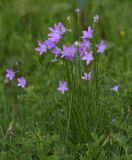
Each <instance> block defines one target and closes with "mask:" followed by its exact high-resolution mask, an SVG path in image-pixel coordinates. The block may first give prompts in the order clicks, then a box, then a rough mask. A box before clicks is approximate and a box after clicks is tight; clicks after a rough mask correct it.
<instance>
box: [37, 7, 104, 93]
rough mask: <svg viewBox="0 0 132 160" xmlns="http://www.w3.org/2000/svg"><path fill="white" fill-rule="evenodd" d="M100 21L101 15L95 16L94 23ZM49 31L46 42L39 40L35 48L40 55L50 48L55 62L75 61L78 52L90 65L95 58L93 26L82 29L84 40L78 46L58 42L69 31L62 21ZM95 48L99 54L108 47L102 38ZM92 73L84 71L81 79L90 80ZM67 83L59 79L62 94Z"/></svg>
mask: <svg viewBox="0 0 132 160" xmlns="http://www.w3.org/2000/svg"><path fill="white" fill-rule="evenodd" d="M76 12H77V13H79V12H80V10H76ZM98 21H99V16H98V15H96V16H94V23H98ZM49 31H50V33H49V34H48V39H47V40H45V41H44V42H41V41H38V47H37V48H35V50H36V51H38V52H39V54H40V55H41V54H43V53H46V52H47V50H48V49H49V50H50V51H51V52H52V53H53V54H54V57H55V59H53V60H52V62H55V61H56V59H57V58H65V59H66V60H69V61H73V60H74V59H75V58H76V57H77V56H78V54H77V53H79V54H80V58H81V60H83V61H86V64H87V65H89V64H90V63H91V61H93V60H94V56H93V51H92V48H91V42H90V41H91V39H93V33H94V29H93V28H92V27H91V26H88V29H87V31H86V30H84V31H82V33H83V36H82V37H81V39H82V42H78V46H76V45H75V43H73V44H71V45H69V46H67V45H62V46H59V45H58V42H59V41H60V40H61V39H62V36H63V34H64V33H65V32H66V31H68V30H67V29H66V28H65V26H64V25H63V24H62V23H60V22H59V23H58V24H55V25H54V27H50V28H49ZM95 48H96V53H97V54H98V53H100V54H102V53H103V52H104V51H105V49H106V44H105V42H104V41H103V40H101V42H100V43H98V44H96V45H95ZM94 52H95V51H94ZM91 73H92V72H89V73H87V72H86V73H84V76H82V77H81V79H83V80H90V79H91ZM67 85H68V84H67V82H62V81H59V87H58V88H57V90H59V91H61V92H62V94H64V92H65V91H67V90H68V88H67Z"/></svg>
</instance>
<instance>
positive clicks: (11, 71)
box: [6, 68, 15, 80]
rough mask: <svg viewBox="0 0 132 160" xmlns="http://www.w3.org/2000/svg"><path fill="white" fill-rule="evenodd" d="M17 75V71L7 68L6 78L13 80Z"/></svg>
mask: <svg viewBox="0 0 132 160" xmlns="http://www.w3.org/2000/svg"><path fill="white" fill-rule="evenodd" d="M14 76H15V72H14V71H13V70H12V69H11V68H10V69H6V78H7V79H9V80H12V79H13V78H14Z"/></svg>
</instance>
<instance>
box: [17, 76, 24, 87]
mask: <svg viewBox="0 0 132 160" xmlns="http://www.w3.org/2000/svg"><path fill="white" fill-rule="evenodd" d="M17 80H18V86H20V87H22V88H23V87H25V85H26V79H25V78H24V77H20V78H17Z"/></svg>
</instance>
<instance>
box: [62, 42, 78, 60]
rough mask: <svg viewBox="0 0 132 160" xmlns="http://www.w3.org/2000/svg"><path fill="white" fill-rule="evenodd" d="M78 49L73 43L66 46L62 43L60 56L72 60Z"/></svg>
mask: <svg viewBox="0 0 132 160" xmlns="http://www.w3.org/2000/svg"><path fill="white" fill-rule="evenodd" d="M77 51H78V49H77V48H76V47H75V45H74V44H72V45H71V46H69V47H67V46H65V45H63V50H62V52H61V53H62V56H61V58H63V57H65V58H66V59H67V60H70V61H72V60H73V59H74V57H75V55H76V53H77Z"/></svg>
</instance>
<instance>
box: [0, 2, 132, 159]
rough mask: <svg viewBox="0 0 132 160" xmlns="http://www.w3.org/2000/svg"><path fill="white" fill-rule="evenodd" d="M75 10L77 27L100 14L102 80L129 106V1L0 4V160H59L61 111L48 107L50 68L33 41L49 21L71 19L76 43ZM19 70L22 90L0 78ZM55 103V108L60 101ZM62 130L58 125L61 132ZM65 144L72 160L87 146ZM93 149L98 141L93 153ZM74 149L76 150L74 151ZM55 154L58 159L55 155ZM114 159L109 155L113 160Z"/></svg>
mask: <svg viewBox="0 0 132 160" xmlns="http://www.w3.org/2000/svg"><path fill="white" fill-rule="evenodd" d="M77 8H80V9H81V27H82V29H86V28H87V26H88V25H91V24H92V22H93V16H95V15H96V14H97V15H99V16H100V27H99V31H100V37H101V38H102V39H104V40H106V42H107V44H108V51H107V53H106V54H105V55H104V57H102V59H101V61H102V62H103V65H100V68H101V70H102V72H105V75H104V74H102V78H104V77H105V85H106V86H107V87H108V83H107V82H110V83H111V81H112V82H114V83H119V84H121V85H122V87H126V88H127V89H128V90H127V91H126V90H125V91H123V92H121V93H122V97H123V99H122V100H123V103H124V105H126V106H127V107H128V104H132V100H131V94H132V89H131V88H132V79H131V77H132V62H131V59H132V45H131V43H132V1H131V0H0V159H1V160H8V159H9V160H12V159H13V158H14V159H16V160H17V159H22V160H30V159H34V160H39V159H40V160H46V159H50V158H51V159H53V160H58V159H63V158H64V157H63V156H64V155H63V151H62V148H63V147H64V146H63V144H62V143H61V141H60V137H59V136H60V135H61V133H59V131H60V130H59V127H61V128H62V126H61V124H60V120H59V119H61V118H63V115H62V113H61V110H60V109H54V108H50V106H52V101H51V99H52V96H51V95H52V94H51V93H52V87H51V84H52V83H54V81H53V82H52V80H49V78H48V77H50V76H51V72H55V69H54V66H52V64H49V61H46V60H45V59H44V57H42V58H40V57H39V56H38V54H37V53H36V52H35V51H34V48H35V47H36V46H37V41H38V39H40V40H44V39H46V38H47V34H48V32H49V31H48V28H49V27H50V26H53V25H54V23H57V22H62V23H63V24H64V25H67V20H66V19H67V17H68V16H71V19H72V27H73V28H74V32H75V36H74V40H75V39H76V37H77V36H76V32H77V30H76V26H77V25H76V19H77V17H76V14H75V9H77ZM18 67H19V68H20V70H21V73H22V74H23V75H24V76H25V77H26V79H27V81H28V87H27V88H26V89H24V90H21V89H20V88H18V87H17V86H16V82H11V83H9V82H8V81H7V80H5V69H6V68H14V69H17V68H18ZM56 69H57V67H56ZM55 74H56V72H55ZM56 76H57V77H58V76H59V75H56ZM55 83H56V82H55ZM111 85H112V83H111ZM109 87H110V86H109ZM107 92H108V91H107ZM128 93H129V94H128ZM126 96H128V97H127V98H126ZM56 105H57V106H58V108H59V107H60V106H59V102H58V104H56ZM128 109H129V107H128ZM52 113H54V114H52ZM50 115H51V117H50ZM49 117H50V118H49ZM56 117H58V118H56ZM49 122H50V123H51V125H49ZM10 125H11V126H12V125H13V126H14V128H15V137H16V138H15V140H12V139H10V138H9V133H8V131H9V130H8V129H9V126H10ZM47 130H48V131H49V132H48V133H47ZM64 130H65V128H64V126H63V128H62V130H61V132H62V133H63V131H64ZM53 132H54V133H53ZM51 135H52V136H51ZM95 137H96V136H95ZM96 138H97V139H101V138H98V137H96ZM121 138H122V137H121ZM124 141H125V140H124V139H123V142H124ZM69 143H70V142H69ZM69 145H70V146H71V148H72V149H69V150H68V151H67V152H69V155H65V157H67V159H72V158H73V156H71V155H74V154H73V153H76V155H74V158H75V159H77V158H76V156H77V155H79V153H82V152H83V151H82V150H84V152H85V147H86V146H82V148H81V147H80V146H79V145H80V144H78V145H75V144H74V145H75V146H73V144H69ZM96 146H98V142H97V144H96V145H95V146H94V147H95V148H94V150H96ZM78 148H81V149H80V150H79V151H78ZM76 151H77V152H76ZM60 153H61V154H62V155H59V154H60ZM50 155H52V156H51V157H50ZM118 156H119V155H115V157H114V156H113V157H114V158H115V159H116V158H117V159H118ZM27 157H28V158H27ZM47 157H49V158H47ZM58 157H59V158H58ZM60 157H61V158H60ZM129 158H130V157H128V159H129ZM14 159H13V160H14ZM80 159H81V158H80ZM102 159H103V158H102ZM102 159H101V160H102ZM81 160H83V159H81ZM90 160H92V159H90ZM124 160H125V158H124ZM126 160H127V159H126Z"/></svg>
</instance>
